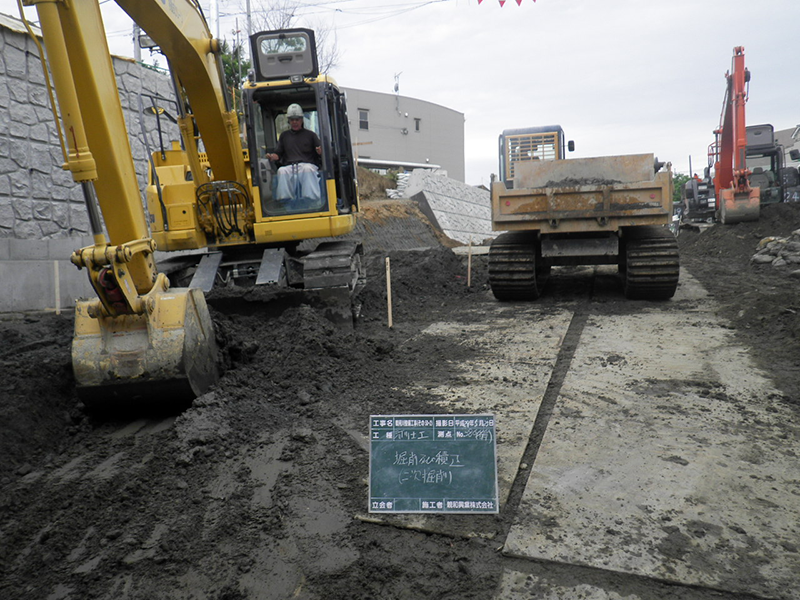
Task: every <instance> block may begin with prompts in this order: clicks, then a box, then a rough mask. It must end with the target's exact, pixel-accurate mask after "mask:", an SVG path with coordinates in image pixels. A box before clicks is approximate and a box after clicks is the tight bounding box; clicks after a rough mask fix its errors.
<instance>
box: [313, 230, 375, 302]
mask: <svg viewBox="0 0 800 600" xmlns="http://www.w3.org/2000/svg"><path fill="white" fill-rule="evenodd" d="M363 254H364V250H363V248H362V246H361V244H360V243H358V242H352V241H335V242H323V243H321V244H320V245H319V246H317V247H316V249H315V250H314V251H313V252H310V253H309V254H307V255H306V256H305V257H304V258H303V287H304V288H305V289H307V290H314V289H328V288H339V287H346V288H348V290H349V291H350V293H352V294H356V293H358V292H359V291H360V290H361V289H362V288H363V287H364V284H365V283H366V276H365V274H364V268H363V266H362V262H361V258H362V256H363Z"/></svg>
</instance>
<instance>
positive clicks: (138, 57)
mask: <svg viewBox="0 0 800 600" xmlns="http://www.w3.org/2000/svg"><path fill="white" fill-rule="evenodd" d="M141 33H142V30H141V28H140V27H139V25H137V24H136V23H134V24H133V60H135V61H136V62H137V63H140V62H142V47H141V46H140V45H139V35H141Z"/></svg>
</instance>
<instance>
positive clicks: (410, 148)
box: [344, 88, 465, 181]
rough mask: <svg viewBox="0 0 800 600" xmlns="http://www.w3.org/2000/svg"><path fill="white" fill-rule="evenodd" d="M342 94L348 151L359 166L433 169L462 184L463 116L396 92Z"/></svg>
mask: <svg viewBox="0 0 800 600" xmlns="http://www.w3.org/2000/svg"><path fill="white" fill-rule="evenodd" d="M344 90H345V93H346V95H347V115H348V117H349V118H350V132H351V134H352V137H353V143H354V144H355V147H354V150H355V152H356V154H357V155H358V156H359V159H360V160H359V162H360V163H361V164H363V166H370V167H371V166H373V165H381V164H383V163H389V164H396V165H398V166H406V167H409V168H413V166H422V165H438V166H439V167H441V168H442V169H443V170H444V171H446V172H447V175H448V176H449V177H451V178H452V179H456V180H458V181H464V176H465V175H464V114H463V113H460V112H458V111H455V110H453V109H451V108H446V107H444V106H440V105H438V104H434V103H432V102H426V101H424V100H417V99H415V98H407V97H405V96H400V95H398V94H383V93H380V92H369V91H366V90H357V89H353V88H344ZM363 111H366V117H367V119H366V120H365V119H364V118H363V117H364V114H363ZM365 125H366V128H365ZM369 161H375V163H372V164H371V163H370V162H369ZM387 166H389V165H387Z"/></svg>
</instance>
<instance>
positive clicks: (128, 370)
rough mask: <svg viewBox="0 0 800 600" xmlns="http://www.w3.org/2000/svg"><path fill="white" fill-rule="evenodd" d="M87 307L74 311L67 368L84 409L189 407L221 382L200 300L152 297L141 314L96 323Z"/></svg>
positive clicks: (173, 293)
mask: <svg viewBox="0 0 800 600" xmlns="http://www.w3.org/2000/svg"><path fill="white" fill-rule="evenodd" d="M95 305H96V304H93V303H92V301H81V302H79V303H78V305H77V307H76V311H75V337H74V339H73V341H72V366H73V371H74V373H75V379H76V383H77V389H78V395H79V397H80V398H81V400H83V402H84V404H86V405H87V406H88V407H89V408H92V409H103V410H113V409H117V408H130V407H134V406H148V407H150V408H158V407H163V406H166V405H174V404H175V403H180V402H188V401H191V400H192V399H193V398H195V397H197V396H199V395H201V394H203V393H205V392H206V391H207V390H208V389H209V388H210V387H211V386H212V385H213V384H214V383H216V382H217V380H218V379H219V375H218V371H217V346H216V339H215V336H214V328H213V325H212V323H211V317H210V314H209V312H208V307H207V305H206V301H205V298H204V296H203V293H202V292H201V291H200V290H198V289H187V288H175V289H171V290H168V291H166V292H160V293H156V294H153V295H152V296H151V297H150V298H149V299H148V305H147V308H148V310H147V311H146V312H145V314H142V315H121V316H117V317H102V316H101V317H99V318H95V317H93V316H92V315H91V314H90V313H92V312H94V310H93V306H95Z"/></svg>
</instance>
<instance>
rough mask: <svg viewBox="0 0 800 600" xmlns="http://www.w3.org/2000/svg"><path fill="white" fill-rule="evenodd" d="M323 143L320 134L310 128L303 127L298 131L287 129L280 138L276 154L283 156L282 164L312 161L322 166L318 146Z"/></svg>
mask: <svg viewBox="0 0 800 600" xmlns="http://www.w3.org/2000/svg"><path fill="white" fill-rule="evenodd" d="M321 145H322V144H321V143H320V141H319V136H318V135H317V134H316V133H314V132H313V131H311V130H309V129H305V128H303V129H300V130H298V131H292V130H291V129H287V130H286V131H284V132H283V133H282V134H281V137H280V138H279V139H278V147H277V148H275V154H277V155H278V156H280V157H281V164H282V165H293V164H295V163H311V164H314V165H317V166H320V160H319V154H317V147H318V146H321Z"/></svg>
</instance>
